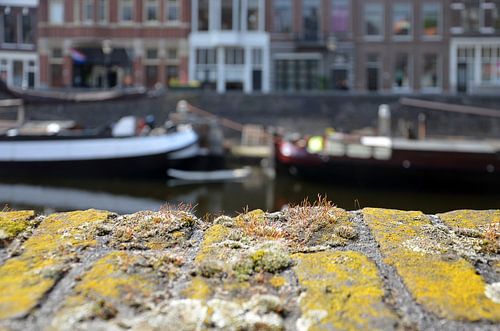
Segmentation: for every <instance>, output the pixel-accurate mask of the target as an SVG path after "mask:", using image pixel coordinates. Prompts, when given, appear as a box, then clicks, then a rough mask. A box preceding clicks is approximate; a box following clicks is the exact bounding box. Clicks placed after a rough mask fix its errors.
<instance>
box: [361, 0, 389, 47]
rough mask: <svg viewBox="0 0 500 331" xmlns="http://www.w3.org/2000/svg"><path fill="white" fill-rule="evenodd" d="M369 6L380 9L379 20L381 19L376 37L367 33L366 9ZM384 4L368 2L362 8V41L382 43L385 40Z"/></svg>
mask: <svg viewBox="0 0 500 331" xmlns="http://www.w3.org/2000/svg"><path fill="white" fill-rule="evenodd" d="M369 6H378V7H380V9H381V11H380V18H381V26H380V34H377V35H370V34H368V33H367V29H366V28H367V24H366V23H367V20H366V18H367V9H368V7H369ZM385 16H386V15H385V4H384V3H381V2H368V3H365V4H364V6H363V19H362V20H360V21H361V24H362V29H361V31H362V32H363V37H364V40H365V41H382V40H384V39H385V34H386V31H385V26H386V24H385Z"/></svg>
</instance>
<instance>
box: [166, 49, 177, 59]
mask: <svg viewBox="0 0 500 331" xmlns="http://www.w3.org/2000/svg"><path fill="white" fill-rule="evenodd" d="M167 59H169V60H176V59H177V50H176V49H175V48H170V49H168V50H167Z"/></svg>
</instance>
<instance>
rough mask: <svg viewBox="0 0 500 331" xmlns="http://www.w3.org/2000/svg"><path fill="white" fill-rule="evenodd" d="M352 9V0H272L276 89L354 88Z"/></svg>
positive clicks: (270, 26)
mask: <svg viewBox="0 0 500 331" xmlns="http://www.w3.org/2000/svg"><path fill="white" fill-rule="evenodd" d="M352 9H353V6H352V1H350V0H328V1H326V0H292V1H286V0H270V1H267V11H268V12H269V15H267V29H268V31H270V34H271V63H272V77H273V88H274V89H275V90H276V91H307V90H320V89H337V90H349V89H352V87H353V83H354V67H353V66H354V59H355V52H354V48H353V45H354V44H353V16H352V13H353V11H352Z"/></svg>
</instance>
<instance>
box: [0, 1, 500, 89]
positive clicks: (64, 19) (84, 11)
mask: <svg viewBox="0 0 500 331" xmlns="http://www.w3.org/2000/svg"><path fill="white" fill-rule="evenodd" d="M23 3H24V4H23ZM36 3H37V1H36V0H22V1H21V0H20V1H14V0H0V24H1V25H2V26H3V31H2V34H1V36H0V74H1V75H2V77H3V78H4V79H5V80H6V81H7V82H8V83H9V84H11V85H18V86H24V87H34V86H41V87H91V88H100V87H112V86H126V85H130V84H135V85H144V86H147V87H152V86H154V85H155V84H156V83H161V84H164V85H168V84H172V83H177V82H181V83H187V82H188V80H197V81H199V82H201V83H202V84H203V86H205V87H207V86H208V87H212V88H213V89H216V90H218V91H219V92H224V91H226V90H227V89H237V90H243V91H245V92H253V91H263V92H268V91H271V90H274V91H292V92H293V91H309V90H339V91H357V92H358V91H359V92H381V93H442V92H444V93H447V92H450V93H484V92H488V93H492V92H493V93H494V92H496V91H498V90H499V89H500V0H462V1H459V0H412V1H410V0H40V1H39V8H38V29H36V28H35V27H36V24H37V23H36V22H37V16H36V15H37V8H36ZM37 34H38V41H37ZM36 45H38V50H37V49H36ZM36 51H38V56H37V55H36V53H35V52H36ZM38 72H39V73H40V74H39V75H38Z"/></svg>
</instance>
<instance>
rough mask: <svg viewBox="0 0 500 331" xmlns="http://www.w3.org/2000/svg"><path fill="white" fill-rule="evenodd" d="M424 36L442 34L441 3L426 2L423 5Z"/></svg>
mask: <svg viewBox="0 0 500 331" xmlns="http://www.w3.org/2000/svg"><path fill="white" fill-rule="evenodd" d="M422 17H423V22H422V24H423V27H422V29H423V36H425V37H429V38H430V37H437V36H439V35H440V34H441V5H440V4H439V3H424V4H423V6H422Z"/></svg>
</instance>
